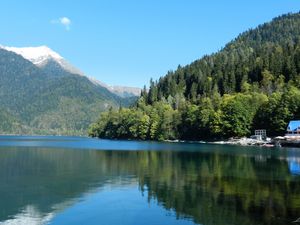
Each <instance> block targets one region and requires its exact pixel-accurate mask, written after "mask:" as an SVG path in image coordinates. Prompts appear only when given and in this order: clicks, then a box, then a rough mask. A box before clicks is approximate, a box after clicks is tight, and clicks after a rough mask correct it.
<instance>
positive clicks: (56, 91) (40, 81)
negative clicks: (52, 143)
mask: <svg viewBox="0 0 300 225" xmlns="http://www.w3.org/2000/svg"><path fill="white" fill-rule="evenodd" d="M54 64H55V65H54ZM129 103H130V102H129V101H128V100H127V99H123V98H120V97H119V96H117V95H115V94H113V93H111V92H110V91H109V90H107V89H106V88H104V87H102V86H99V85H95V84H93V83H92V82H91V81H90V80H89V79H88V78H87V77H85V76H82V75H77V74H72V73H70V72H68V71H66V70H64V68H62V67H60V65H59V64H57V63H56V62H53V61H51V60H48V61H47V63H46V64H44V65H43V66H37V65H35V64H33V63H32V62H30V61H29V60H27V59H25V58H23V57H22V56H21V55H19V54H16V53H14V52H11V51H8V50H5V49H3V48H0V105H1V108H0V117H1V118H0V120H1V121H3V122H2V123H4V121H5V125H3V124H2V125H1V126H0V132H1V133H20V134H86V129H87V127H88V125H89V124H90V123H91V122H93V121H94V120H95V119H96V117H97V116H98V115H99V113H100V112H101V111H104V110H108V109H109V108H110V107H118V106H119V105H123V104H124V105H125V106H128V104H129Z"/></svg>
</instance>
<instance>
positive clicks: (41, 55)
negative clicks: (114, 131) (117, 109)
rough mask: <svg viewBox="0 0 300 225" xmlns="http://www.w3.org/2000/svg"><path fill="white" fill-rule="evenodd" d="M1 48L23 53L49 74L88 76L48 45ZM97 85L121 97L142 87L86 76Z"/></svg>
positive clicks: (129, 95)
mask: <svg viewBox="0 0 300 225" xmlns="http://www.w3.org/2000/svg"><path fill="white" fill-rule="evenodd" d="M0 48H2V49H5V50H7V51H11V52H14V53H16V54H18V55H21V56H22V57H23V58H25V59H27V60H29V61H30V62H32V63H33V64H34V65H36V66H38V67H39V68H42V69H43V70H44V71H45V72H46V73H47V74H52V75H53V76H56V77H57V76H61V75H63V74H64V73H65V71H67V72H69V73H72V74H77V75H80V76H86V75H85V74H84V73H83V72H82V71H81V70H79V69H78V68H76V67H75V66H73V65H72V64H71V63H69V62H68V61H67V60H65V59H64V58H63V57H62V56H61V55H59V54H58V53H57V52H55V51H53V50H52V49H50V48H49V47H47V46H39V47H21V48H18V47H7V46H2V45H0ZM86 77H87V78H88V79H89V80H90V81H91V82H92V83H94V84H95V85H100V86H102V87H105V88H106V89H108V90H109V91H110V92H112V93H114V94H116V95H118V96H120V97H132V96H139V95H140V92H141V89H140V88H135V87H123V86H110V85H107V84H105V83H103V82H101V81H98V80H97V79H95V78H92V77H89V76H86Z"/></svg>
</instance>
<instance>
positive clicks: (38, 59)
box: [0, 46, 84, 76]
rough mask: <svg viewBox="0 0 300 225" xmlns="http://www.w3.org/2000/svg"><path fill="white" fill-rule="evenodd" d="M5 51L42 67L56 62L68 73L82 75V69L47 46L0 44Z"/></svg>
mask: <svg viewBox="0 0 300 225" xmlns="http://www.w3.org/2000/svg"><path fill="white" fill-rule="evenodd" d="M0 48H3V49H5V50H7V51H11V52H14V53H16V54H18V55H21V56H22V57H23V58H25V59H27V60H29V61H31V62H32V63H33V64H35V65H36V66H38V67H44V66H46V65H47V63H49V62H51V61H52V62H53V61H54V62H56V63H58V64H59V65H60V66H61V67H62V68H63V69H65V70H66V71H68V72H70V73H74V74H78V75H82V76H83V75H84V73H83V72H82V71H80V70H79V69H77V68H76V67H74V66H73V65H71V64H70V63H69V62H68V61H66V60H65V59H64V58H63V57H62V56H60V55H59V54H58V53H57V52H55V51H53V50H52V49H50V48H48V47H47V46H39V47H22V48H17V47H7V46H0Z"/></svg>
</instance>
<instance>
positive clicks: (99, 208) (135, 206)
mask: <svg viewBox="0 0 300 225" xmlns="http://www.w3.org/2000/svg"><path fill="white" fill-rule="evenodd" d="M147 201H148V198H147V195H142V194H141V192H140V191H139V190H138V188H137V187H136V186H132V187H130V186H129V187H122V188H120V187H119V188H112V187H110V186H107V187H104V188H103V189H102V188H101V190H100V191H98V192H96V193H92V194H88V195H86V196H84V198H82V199H81V200H80V201H77V202H76V204H74V205H72V206H71V207H69V208H67V209H65V210H64V211H62V212H61V213H58V214H57V215H55V216H54V217H53V218H52V219H51V220H50V222H49V224H85V222H86V221H88V224H90V225H93V224H102V222H104V221H105V224H120V225H121V224H122V225H131V224H143V225H153V224H157V225H159V224H161V225H163V224H172V225H173V224H174V225H177V224H178V225H179V224H180V225H192V224H195V223H193V222H192V221H191V219H187V218H185V220H182V219H177V218H176V215H175V212H173V211H167V210H165V209H164V208H163V206H161V205H159V204H158V203H157V201H156V200H151V201H149V202H148V204H145V203H147Z"/></svg>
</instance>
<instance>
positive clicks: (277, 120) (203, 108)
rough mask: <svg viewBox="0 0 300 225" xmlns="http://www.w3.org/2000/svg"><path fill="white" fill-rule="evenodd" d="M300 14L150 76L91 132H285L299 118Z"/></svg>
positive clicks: (193, 135)
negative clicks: (128, 103) (132, 98)
mask: <svg viewBox="0 0 300 225" xmlns="http://www.w3.org/2000/svg"><path fill="white" fill-rule="evenodd" d="M299 74H300V14H299V13H296V14H288V15H285V16H281V17H278V18H276V19H274V20H273V21H272V22H271V23H266V24H264V25H261V26H259V27H258V28H256V29H253V30H249V31H247V32H245V33H243V34H241V35H240V36H238V37H237V38H236V39H235V40H234V41H232V42H230V43H229V44H227V45H226V46H225V48H223V49H222V50H221V51H219V52H218V53H216V54H212V55H210V56H204V57H203V58H202V59H200V60H197V61H195V62H193V63H192V64H190V65H188V66H185V67H181V66H179V67H178V69H177V70H176V71H174V72H173V71H170V72H168V74H167V75H166V76H165V77H162V78H160V79H159V81H156V82H155V81H153V80H151V81H150V88H149V90H147V89H146V88H144V90H143V91H142V94H141V98H140V99H139V101H138V103H137V104H136V106H135V107H132V108H130V109H120V110H119V111H110V112H108V113H104V114H102V115H101V117H100V119H99V120H98V121H97V122H96V123H95V124H93V125H92V126H91V127H90V131H89V134H90V135H91V136H96V137H103V138H136V139H153V140H164V139H192V140H199V139H207V138H221V137H231V136H245V135H249V134H251V132H252V131H253V130H254V129H259V128H262V129H267V132H268V134H269V135H279V134H283V133H284V131H285V129H286V126H287V123H288V121H289V120H290V119H300V118H299V106H300V91H299V88H300V76H299Z"/></svg>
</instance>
